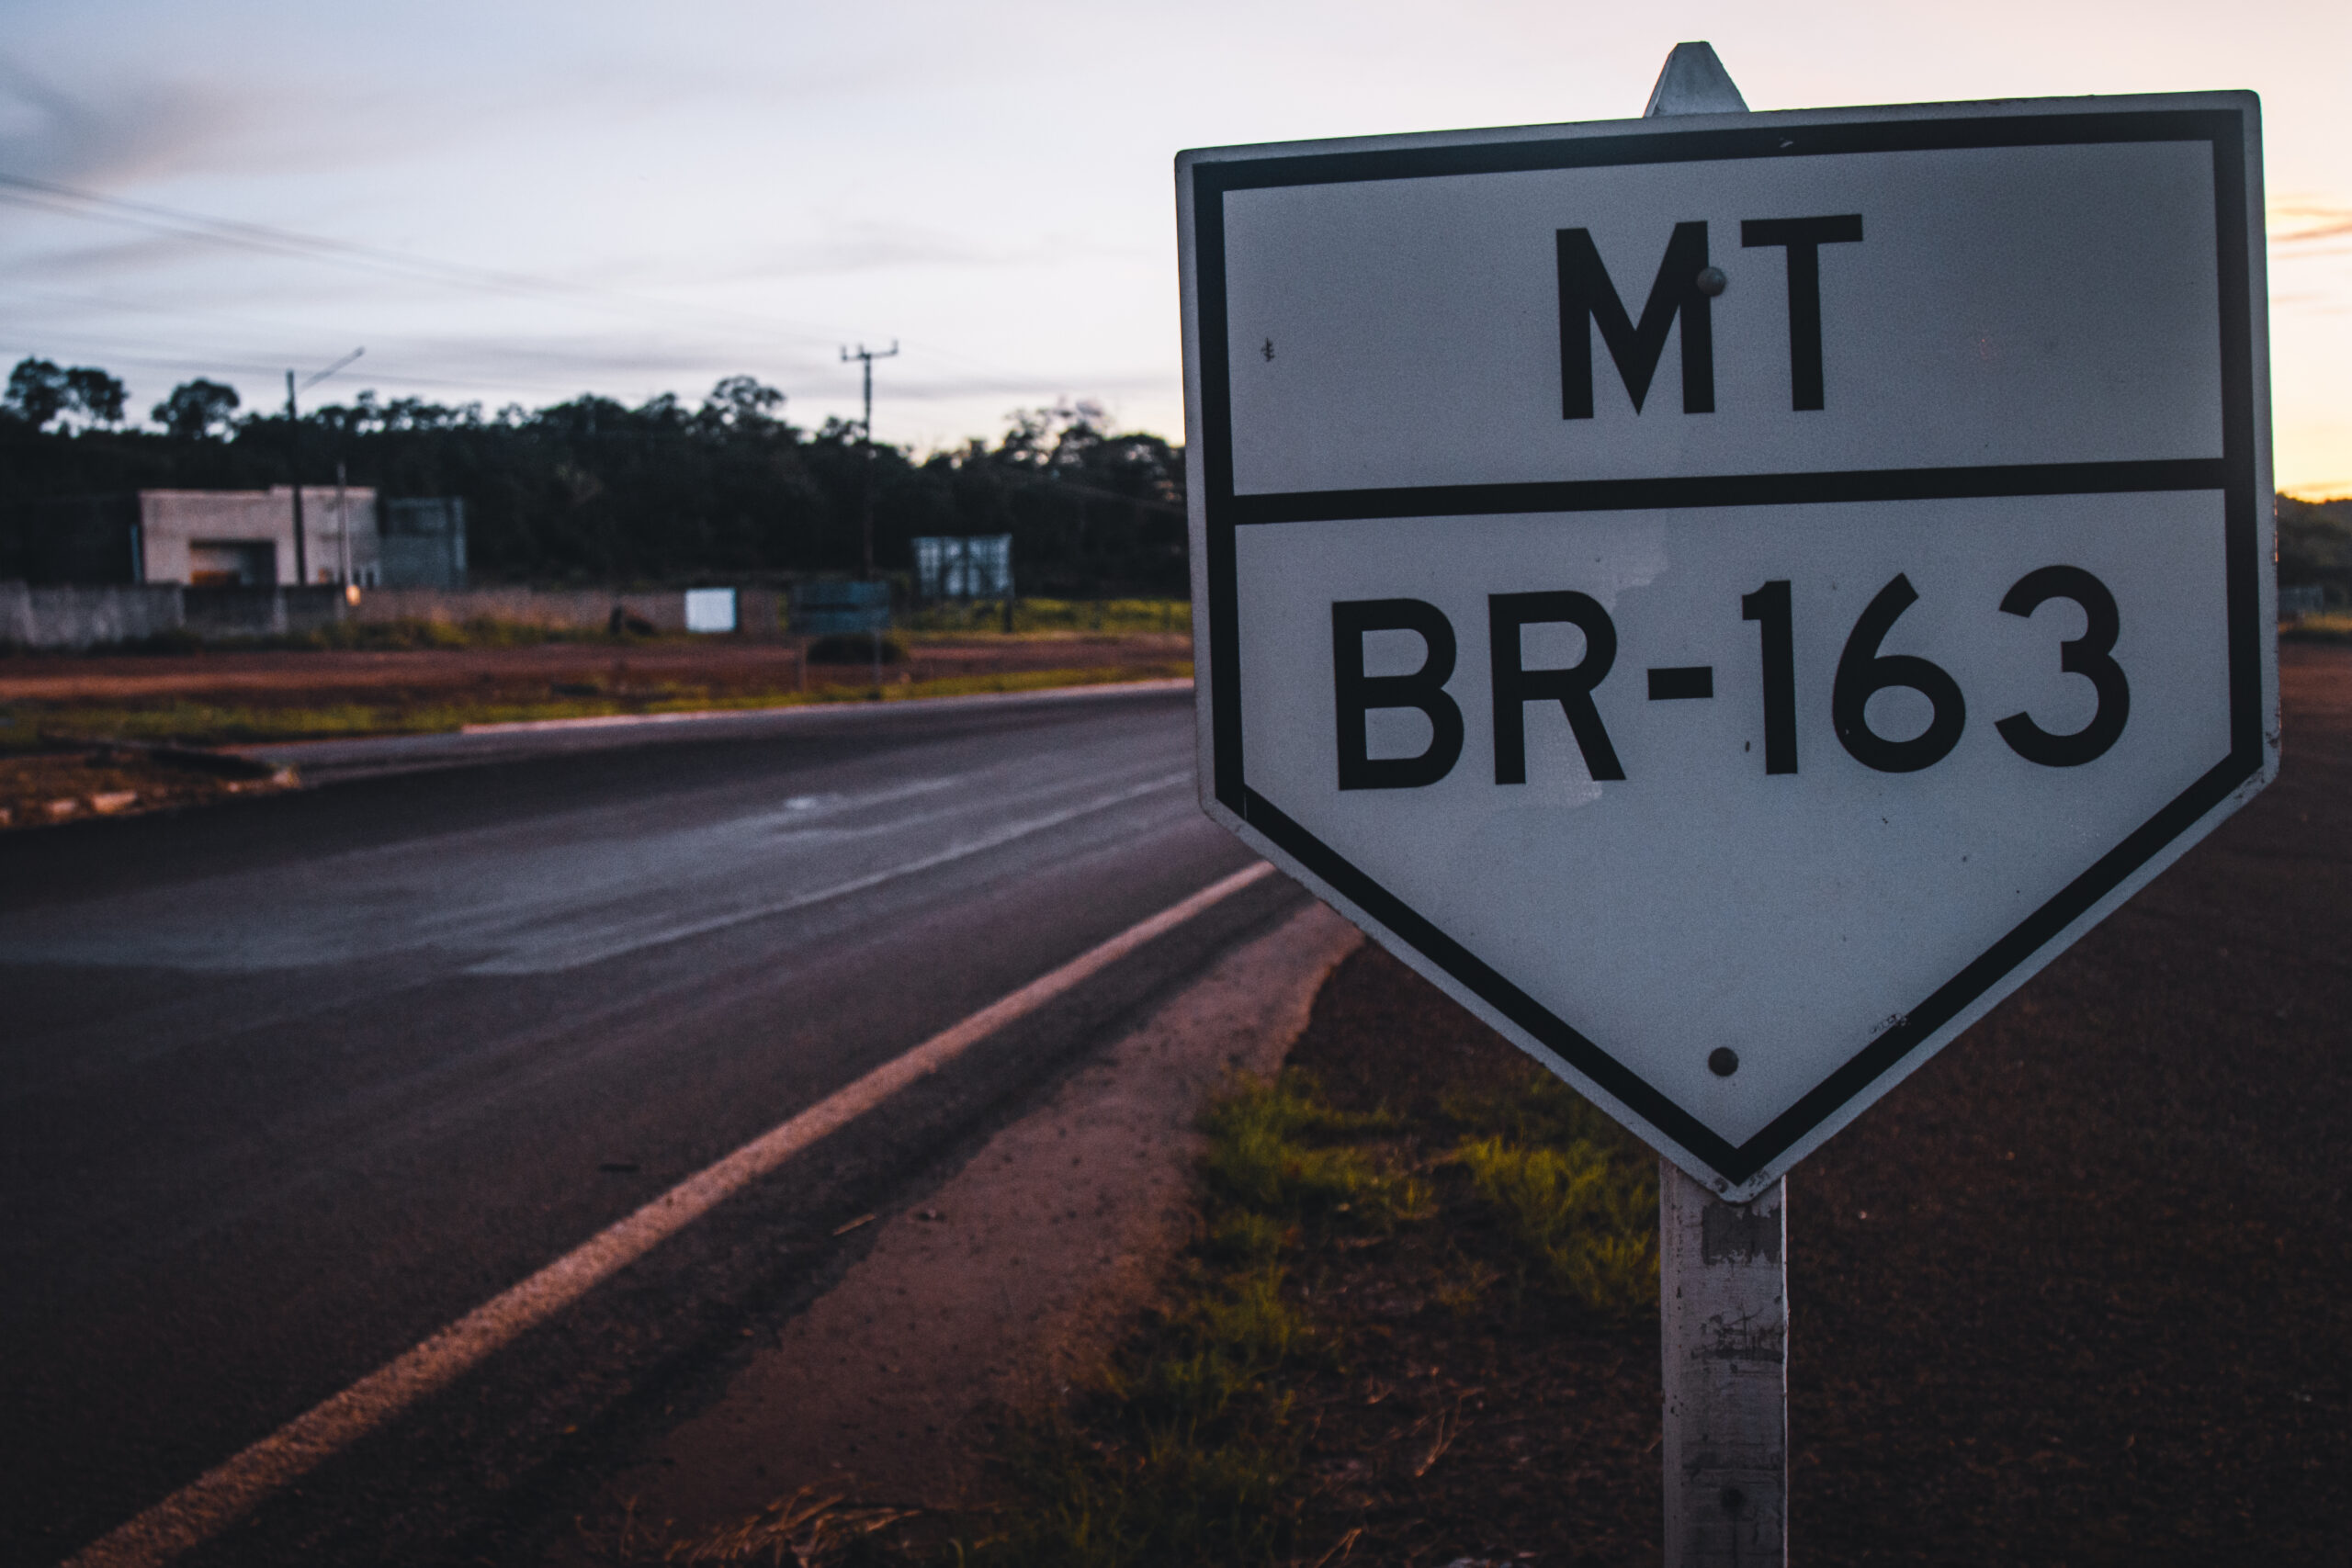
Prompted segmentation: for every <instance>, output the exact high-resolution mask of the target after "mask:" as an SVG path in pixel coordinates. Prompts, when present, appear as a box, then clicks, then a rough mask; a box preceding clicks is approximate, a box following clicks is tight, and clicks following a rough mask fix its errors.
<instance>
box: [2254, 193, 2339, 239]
mask: <svg viewBox="0 0 2352 1568" xmlns="http://www.w3.org/2000/svg"><path fill="white" fill-rule="evenodd" d="M2269 229H2270V243H2272V244H2274V245H2295V246H2304V245H2316V244H2318V243H2320V242H2321V241H2323V240H2341V239H2346V238H2352V207H2346V206H2344V205H2342V204H2341V203H2339V202H2333V201H2324V200H2313V199H2310V198H2305V199H2302V200H2295V201H2279V202H2274V203H2273V204H2272V205H2271V208H2270V212H2269Z"/></svg>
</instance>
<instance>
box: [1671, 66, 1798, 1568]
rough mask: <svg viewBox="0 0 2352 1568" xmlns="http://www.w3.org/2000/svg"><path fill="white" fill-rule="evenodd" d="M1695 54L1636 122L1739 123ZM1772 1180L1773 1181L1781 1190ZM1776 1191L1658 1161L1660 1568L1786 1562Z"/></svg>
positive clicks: (1732, 98) (1783, 1252)
mask: <svg viewBox="0 0 2352 1568" xmlns="http://www.w3.org/2000/svg"><path fill="white" fill-rule="evenodd" d="M1642 112H1643V115H1644V116H1645V118H1656V117H1657V116H1661V115H1678V114H1744V113H1746V112H1747V102H1746V100H1744V99H1742V98H1741V97H1740V96H1739V89H1738V88H1737V87H1736V86H1735V85H1733V84H1732V79H1731V74H1730V73H1728V72H1726V71H1725V70H1724V67H1723V62H1721V61H1720V60H1718V59H1716V58H1715V51H1713V49H1712V48H1710V47H1709V46H1707V45H1706V44H1703V43H1682V44H1677V45H1675V47H1674V51H1673V52H1672V53H1670V54H1668V56H1667V57H1666V68H1665V69H1664V70H1663V71H1660V72H1659V73H1658V77H1657V86H1656V87H1654V88H1652V89H1651V91H1650V101H1649V104H1648V106H1647V107H1645V109H1644V110H1643V111H1642ZM1784 1180H1785V1179H1784ZM1782 1190H1783V1181H1775V1182H1774V1183H1772V1185H1771V1186H1770V1187H1768V1188H1766V1189H1765V1190H1763V1191H1762V1192H1760V1193H1758V1195H1757V1196H1756V1197H1755V1198H1754V1199H1753V1200H1751V1201H1748V1202H1746V1203H1726V1202H1724V1201H1722V1200H1721V1199H1719V1198H1717V1197H1716V1196H1715V1195H1714V1194H1713V1192H1710V1191H1708V1190H1707V1189H1706V1188H1705V1187H1703V1186H1702V1185H1701V1184H1700V1183H1699V1182H1698V1181H1696V1180H1694V1179H1691V1177H1690V1176H1688V1175H1686V1174H1684V1172H1683V1171H1682V1169H1681V1168H1680V1167H1679V1166H1677V1165H1675V1164H1674V1163H1673V1162H1672V1161H1670V1160H1663V1159H1662V1160H1660V1161H1658V1186H1657V1205H1658V1213H1657V1218H1658V1232H1657V1241H1658V1246H1657V1268H1658V1280H1657V1285H1658V1331H1659V1332H1658V1351H1659V1361H1660V1363H1661V1370H1662V1371H1663V1373H1664V1382H1665V1386H1666V1430H1665V1435H1664V1440H1663V1442H1662V1443H1661V1444H1660V1450H1661V1452H1662V1453H1663V1455H1664V1457H1665V1462H1666V1563H1667V1568H1716V1565H1717V1564H1721V1565H1722V1568H1735V1565H1737V1568H1761V1565H1763V1564H1768V1563H1778V1562H1785V1561H1787V1558H1788V1550H1789V1506H1788V1503H1789V1380H1788V1370H1789V1360H1788V1349H1789V1292H1788V1247H1787V1240H1788V1218H1787V1211H1786V1209H1785V1207H1784V1206H1783V1204H1782V1201H1781V1199H1782Z"/></svg>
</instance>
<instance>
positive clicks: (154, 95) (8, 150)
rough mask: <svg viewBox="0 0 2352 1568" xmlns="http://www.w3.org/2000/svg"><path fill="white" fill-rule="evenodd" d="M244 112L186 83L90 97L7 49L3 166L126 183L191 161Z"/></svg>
mask: <svg viewBox="0 0 2352 1568" xmlns="http://www.w3.org/2000/svg"><path fill="white" fill-rule="evenodd" d="M244 118H245V116H244V114H243V111H241V110H240V109H239V108H238V107H237V106H236V104H235V102H234V100H232V99H231V98H229V97H227V96H223V95H220V94H215V93H210V92H206V91H203V90H201V89H198V88H195V87H191V86H189V85H187V84H185V83H178V82H170V81H150V82H142V83H138V84H120V85H117V86H116V87H115V88H114V89H113V90H111V91H109V92H108V93H107V94H106V95H104V96H89V95H85V94H79V93H74V92H72V91H69V90H67V89H66V88H63V87H61V86H59V85H56V84H55V83H53V82H51V81H50V80H48V79H47V78H45V77H43V76H41V75H40V74H38V73H35V72H33V71H32V70H30V69H28V67H26V66H25V65H23V64H21V63H19V62H17V61H14V60H10V59H7V58H6V57H5V56H0V170H5V171H6V172H7V173H9V174H12V175H29V176H31V177H33V178H36V179H45V180H55V181H58V182H60V183H62V184H67V185H78V186H97V187H100V188H106V187H110V186H122V185H126V184H129V183H131V182H133V181H136V180H139V179H141V178H147V177H152V176H153V175H158V174H162V173H166V172H169V171H171V170H173V169H175V168H179V167H183V166H186V165H187V164H190V163H192V162H194V157H193V155H194V154H195V153H197V152H198V151H199V150H203V149H209V147H211V146H212V145H213V144H215V143H217V142H218V141H220V140H222V139H223V138H224V137H226V136H227V135H228V134H229V133H231V132H232V131H233V130H236V129H237V128H238V127H239V126H240V125H242V124H243V120H244Z"/></svg>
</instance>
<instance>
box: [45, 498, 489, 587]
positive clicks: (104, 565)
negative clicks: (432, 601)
mask: <svg viewBox="0 0 2352 1568" xmlns="http://www.w3.org/2000/svg"><path fill="white" fill-rule="evenodd" d="M294 537H295V536H294V491H293V489H292V488H291V487H290V486H287V485H278V486H276V487H274V488H272V489H269V490H142V491H138V492H136V493H135V494H114V495H82V496H67V497H62V498H59V499H54V500H45V501H31V502H18V503H16V504H14V505H9V506H6V507H0V580H5V579H16V580H18V581H24V582H28V583H31V584H33V585H35V586H42V585H55V586H63V585H68V584H83V585H102V584H107V583H155V584H164V583H179V584H182V585H184V586H187V587H190V588H275V587H294V586H298V585H300V586H309V587H313V588H315V587H319V586H322V585H324V586H334V585H338V584H342V583H355V584H356V585H358V586H359V587H362V588H435V589H450V588H463V587H464V586H465V585H466V503H465V502H462V501H459V500H457V499H455V498H449V497H436V498H426V499H422V500H411V501H391V502H387V501H384V500H382V499H381V498H379V496H378V495H377V493H376V491H374V490H373V489H372V488H370V487H368V486H367V485H352V486H349V487H347V488H345V489H344V490H342V491H337V490H336V489H335V487H334V486H333V485H305V486H303V487H302V545H301V549H300V552H299V553H300V557H301V561H300V566H301V568H302V569H303V570H297V560H296V557H297V553H298V552H297V550H296V547H295V543H294ZM305 578H307V579H308V580H309V581H308V583H307V584H305V583H304V582H303V580H304V579H305Z"/></svg>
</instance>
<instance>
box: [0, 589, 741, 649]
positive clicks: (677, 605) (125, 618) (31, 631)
mask: <svg viewBox="0 0 2352 1568" xmlns="http://www.w3.org/2000/svg"><path fill="white" fill-rule="evenodd" d="M735 594H736V618H735V629H736V630H737V632H738V633H739V634H741V635H743V636H748V637H779V636H781V635H782V634H783V617H782V615H781V610H782V600H781V596H780V595H779V594H778V593H777V592H775V590H774V589H768V588H744V589H739V590H736V591H735ZM616 617H619V618H620V619H621V620H622V621H623V623H624V624H629V625H634V626H650V627H652V628H653V629H654V630H656V631H663V632H683V631H686V630H688V629H689V627H688V626H687V624H686V594H685V592H680V591H677V590H671V591H668V592H651V593H616V592H599V591H597V590H595V589H585V588H583V589H552V590H550V589H538V588H455V589H436V588H378V589H370V590H368V591H366V592H362V593H361V595H360V597H359V602H358V603H357V604H351V603H349V602H348V601H347V600H346V599H345V594H344V591H343V590H342V589H340V588H332V587H330V588H290V587H278V588H185V587H181V586H179V585H177V584H147V585H141V586H121V585H114V586H107V587H87V588H28V587H27V586H26V585H25V584H23V583H21V582H0V645H14V646H16V647H19V648H48V649H88V648H102V647H106V646H107V645H109V644H116V643H130V642H139V641H142V640H144V639H146V638H148V637H161V636H166V635H170V634H174V633H179V634H185V635H188V636H193V637H204V638H248V637H300V636H301V635H303V634H304V633H306V632H312V631H317V630H320V629H322V628H323V627H326V626H334V625H335V624H336V623H338V622H345V621H356V622H360V623H362V624H370V623H372V624H381V623H384V622H389V621H433V622H439V623H441V624H443V625H446V626H463V625H465V624H467V623H469V622H472V621H485V620H487V621H497V622H501V623H504V624H507V625H515V626H537V627H541V628H543V629H546V630H549V631H577V632H602V631H607V630H610V629H611V628H612V627H613V626H614V624H615V621H616Z"/></svg>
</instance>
